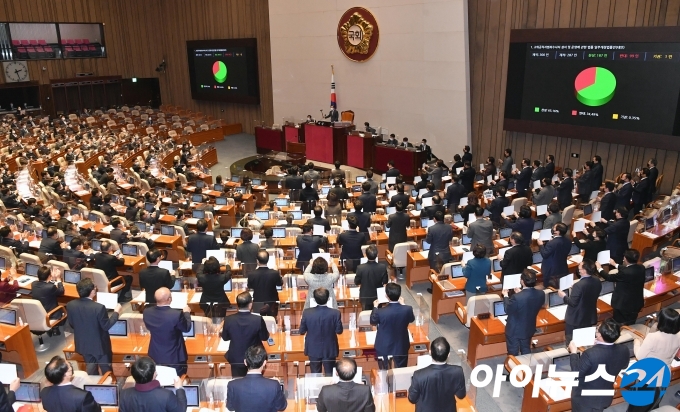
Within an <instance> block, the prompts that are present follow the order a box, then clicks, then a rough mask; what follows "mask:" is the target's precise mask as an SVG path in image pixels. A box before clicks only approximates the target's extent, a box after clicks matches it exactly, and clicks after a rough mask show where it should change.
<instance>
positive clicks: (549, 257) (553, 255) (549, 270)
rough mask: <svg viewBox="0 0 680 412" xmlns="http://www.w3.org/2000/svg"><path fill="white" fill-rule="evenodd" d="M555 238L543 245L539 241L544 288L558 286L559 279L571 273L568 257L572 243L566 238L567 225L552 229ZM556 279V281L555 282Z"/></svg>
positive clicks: (557, 224)
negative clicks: (556, 283) (555, 283)
mask: <svg viewBox="0 0 680 412" xmlns="http://www.w3.org/2000/svg"><path fill="white" fill-rule="evenodd" d="M552 232H553V238H552V239H551V240H550V241H548V243H546V244H545V245H543V241H542V240H540V239H539V240H538V247H539V248H540V251H541V256H543V263H541V272H542V273H543V286H544V287H546V288H547V287H548V286H556V285H554V284H553V283H554V282H558V281H559V280H558V279H559V278H561V277H562V276H564V275H566V274H568V273H569V266H568V265H567V256H569V251H571V241H570V240H569V239H567V238H566V237H564V236H565V235H566V234H567V225H565V224H564V223H555V226H553V228H552ZM553 279H554V280H553Z"/></svg>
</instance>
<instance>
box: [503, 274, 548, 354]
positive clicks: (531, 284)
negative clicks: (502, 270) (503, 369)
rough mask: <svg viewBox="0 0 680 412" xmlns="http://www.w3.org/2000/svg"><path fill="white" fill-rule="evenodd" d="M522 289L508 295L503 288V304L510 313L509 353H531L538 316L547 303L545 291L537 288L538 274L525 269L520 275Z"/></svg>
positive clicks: (506, 330)
mask: <svg viewBox="0 0 680 412" xmlns="http://www.w3.org/2000/svg"><path fill="white" fill-rule="evenodd" d="M520 283H521V284H522V289H521V290H520V289H519V288H516V289H515V294H514V295H512V296H511V297H508V291H507V290H503V306H505V313H507V315H508V319H507V324H506V326H505V342H506V345H507V348H508V354H509V355H514V356H518V355H519V354H520V353H521V354H522V355H525V354H528V353H531V338H532V337H533V336H534V333H535V332H536V317H537V316H538V312H539V311H540V310H541V308H542V307H543V305H544V304H545V293H543V291H542V290H536V289H535V286H536V274H534V273H533V272H530V271H529V270H527V269H524V271H523V272H522V276H521V277H520Z"/></svg>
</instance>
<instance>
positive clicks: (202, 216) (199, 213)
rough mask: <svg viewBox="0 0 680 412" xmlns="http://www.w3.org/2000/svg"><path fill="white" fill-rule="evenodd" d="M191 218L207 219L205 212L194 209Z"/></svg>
mask: <svg viewBox="0 0 680 412" xmlns="http://www.w3.org/2000/svg"><path fill="white" fill-rule="evenodd" d="M191 217H193V218H194V219H205V210H199V209H194V210H192V211H191Z"/></svg>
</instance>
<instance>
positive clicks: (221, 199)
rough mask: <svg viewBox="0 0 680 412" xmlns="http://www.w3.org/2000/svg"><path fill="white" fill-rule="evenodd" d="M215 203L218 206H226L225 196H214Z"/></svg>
mask: <svg viewBox="0 0 680 412" xmlns="http://www.w3.org/2000/svg"><path fill="white" fill-rule="evenodd" d="M215 204H216V205H218V206H226V205H227V198H226V197H216V198H215Z"/></svg>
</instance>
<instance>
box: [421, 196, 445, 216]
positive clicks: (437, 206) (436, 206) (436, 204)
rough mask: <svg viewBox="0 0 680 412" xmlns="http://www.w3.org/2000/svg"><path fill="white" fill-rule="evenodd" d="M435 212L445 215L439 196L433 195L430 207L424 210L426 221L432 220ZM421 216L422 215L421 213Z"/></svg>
mask: <svg viewBox="0 0 680 412" xmlns="http://www.w3.org/2000/svg"><path fill="white" fill-rule="evenodd" d="M437 212H442V213H443V214H446V208H445V207H444V205H442V198H441V197H439V195H434V196H432V206H428V207H426V208H425V212H424V216H427V218H428V219H434V214H435V213H437ZM421 215H423V213H422V212H421Z"/></svg>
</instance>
